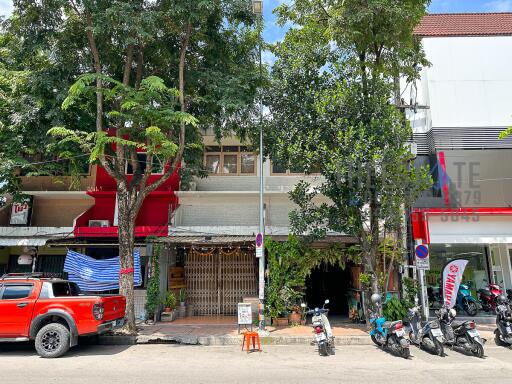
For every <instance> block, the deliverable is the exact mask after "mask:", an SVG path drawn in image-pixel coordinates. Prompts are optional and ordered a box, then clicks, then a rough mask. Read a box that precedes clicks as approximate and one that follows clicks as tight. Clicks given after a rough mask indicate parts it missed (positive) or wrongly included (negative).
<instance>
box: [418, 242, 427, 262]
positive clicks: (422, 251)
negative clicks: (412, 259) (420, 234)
mask: <svg viewBox="0 0 512 384" xmlns="http://www.w3.org/2000/svg"><path fill="white" fill-rule="evenodd" d="M416 256H417V257H418V258H420V259H426V258H427V257H428V248H427V247H425V246H424V245H423V244H421V245H418V246H417V247H416Z"/></svg>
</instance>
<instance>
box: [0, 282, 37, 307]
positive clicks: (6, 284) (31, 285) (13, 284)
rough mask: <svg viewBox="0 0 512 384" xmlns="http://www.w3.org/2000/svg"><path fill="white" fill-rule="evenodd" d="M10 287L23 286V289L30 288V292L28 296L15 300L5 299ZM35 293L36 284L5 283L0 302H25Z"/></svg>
mask: <svg viewBox="0 0 512 384" xmlns="http://www.w3.org/2000/svg"><path fill="white" fill-rule="evenodd" d="M9 286H11V287H12V286H23V287H30V292H29V294H28V295H27V296H23V297H18V298H15V299H4V293H5V290H6V288H7V287H9ZM33 292H34V284H33V283H4V285H3V287H1V288H0V302H3V301H11V300H12V301H14V300H25V299H28V298H29V297H30V296H31V295H32V293H33Z"/></svg>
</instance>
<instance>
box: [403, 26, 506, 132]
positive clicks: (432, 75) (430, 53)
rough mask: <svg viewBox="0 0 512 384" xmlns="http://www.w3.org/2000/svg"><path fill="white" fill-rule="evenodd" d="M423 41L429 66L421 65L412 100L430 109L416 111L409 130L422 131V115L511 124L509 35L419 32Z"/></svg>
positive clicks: (440, 123) (439, 122) (452, 122)
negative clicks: (438, 35) (430, 34)
mask: <svg viewBox="0 0 512 384" xmlns="http://www.w3.org/2000/svg"><path fill="white" fill-rule="evenodd" d="M423 46H424V49H425V54H426V57H427V59H428V60H429V61H430V62H431V64H432V66H431V67H427V68H424V69H423V70H422V73H421V81H420V82H418V83H417V87H418V91H417V101H418V104H420V105H430V111H429V112H428V111H427V112H423V111H420V112H418V113H417V114H416V116H415V117H416V120H415V121H414V120H413V123H412V125H413V127H414V130H415V132H425V131H428V129H429V128H430V127H429V123H428V122H427V121H425V116H428V115H430V116H428V117H430V118H431V125H432V126H433V127H506V126H509V125H512V70H511V65H510V64H511V63H512V36H493V37H442V38H424V39H423ZM410 95H411V91H410V89H407V90H405V92H404V94H403V97H404V99H405V100H406V102H409V99H410Z"/></svg>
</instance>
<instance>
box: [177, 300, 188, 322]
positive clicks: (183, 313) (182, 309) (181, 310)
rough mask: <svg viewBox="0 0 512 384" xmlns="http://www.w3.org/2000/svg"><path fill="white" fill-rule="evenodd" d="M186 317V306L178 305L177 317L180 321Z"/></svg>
mask: <svg viewBox="0 0 512 384" xmlns="http://www.w3.org/2000/svg"><path fill="white" fill-rule="evenodd" d="M186 315H187V306H186V305H185V304H183V305H182V304H180V306H179V307H178V317H179V318H180V319H181V318H183V317H185V316H186Z"/></svg>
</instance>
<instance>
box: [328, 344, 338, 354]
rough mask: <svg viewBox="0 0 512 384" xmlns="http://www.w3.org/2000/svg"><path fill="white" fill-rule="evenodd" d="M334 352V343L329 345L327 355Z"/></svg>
mask: <svg viewBox="0 0 512 384" xmlns="http://www.w3.org/2000/svg"><path fill="white" fill-rule="evenodd" d="M335 354H336V348H335V347H334V344H331V345H329V355H335Z"/></svg>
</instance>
